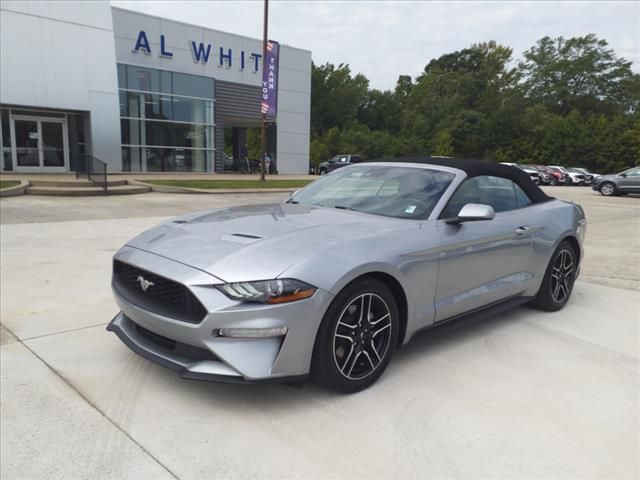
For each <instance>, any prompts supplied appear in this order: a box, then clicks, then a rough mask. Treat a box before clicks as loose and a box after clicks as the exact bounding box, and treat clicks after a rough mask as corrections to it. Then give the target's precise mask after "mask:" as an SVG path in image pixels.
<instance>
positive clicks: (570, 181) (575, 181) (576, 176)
mask: <svg viewBox="0 0 640 480" xmlns="http://www.w3.org/2000/svg"><path fill="white" fill-rule="evenodd" d="M550 167H551V168H557V169H558V170H560V171H561V172H562V173H564V174H565V178H566V180H567V182H566V184H567V185H584V174H583V173H578V172H574V171H571V170H570V169H568V168H566V167H561V166H559V165H550Z"/></svg>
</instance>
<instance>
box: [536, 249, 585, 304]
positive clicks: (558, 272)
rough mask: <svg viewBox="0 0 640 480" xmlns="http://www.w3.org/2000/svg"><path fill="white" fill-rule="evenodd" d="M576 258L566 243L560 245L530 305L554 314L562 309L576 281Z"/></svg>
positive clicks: (573, 251)
mask: <svg viewBox="0 0 640 480" xmlns="http://www.w3.org/2000/svg"><path fill="white" fill-rule="evenodd" d="M577 269H578V257H577V254H576V251H575V250H574V248H573V246H572V245H571V244H570V243H569V242H568V241H566V240H565V241H563V242H562V243H560V245H559V246H558V248H557V249H556V251H555V252H554V253H553V256H552V257H551V260H550V261H549V265H548V266H547V270H546V272H545V274H544V279H543V280H542V285H540V290H538V293H537V294H536V296H535V298H534V299H533V300H532V301H531V305H532V306H534V307H536V308H539V309H541V310H547V311H550V312H554V311H556V310H560V309H561V308H562V307H564V306H565V305H566V304H567V302H568V301H569V297H571V292H572V291H573V284H574V282H575V280H576V273H577V271H578V270H577Z"/></svg>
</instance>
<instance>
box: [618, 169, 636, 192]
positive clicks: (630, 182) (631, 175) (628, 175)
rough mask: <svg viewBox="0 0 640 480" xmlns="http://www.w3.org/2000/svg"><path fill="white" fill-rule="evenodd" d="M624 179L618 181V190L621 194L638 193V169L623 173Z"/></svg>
mask: <svg viewBox="0 0 640 480" xmlns="http://www.w3.org/2000/svg"><path fill="white" fill-rule="evenodd" d="M623 173H624V174H625V177H622V178H620V179H619V180H618V189H619V190H620V191H621V192H622V193H629V192H640V167H638V168H631V169H629V170H627V171H626V172H623Z"/></svg>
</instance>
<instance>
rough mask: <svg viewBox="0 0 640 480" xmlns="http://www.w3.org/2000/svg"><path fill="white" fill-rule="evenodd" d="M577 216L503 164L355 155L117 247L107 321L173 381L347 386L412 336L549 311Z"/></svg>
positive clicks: (559, 294) (564, 282)
mask: <svg viewBox="0 0 640 480" xmlns="http://www.w3.org/2000/svg"><path fill="white" fill-rule="evenodd" d="M585 223H586V222H585V216H584V212H583V210H582V208H581V207H580V206H578V205H575V204H573V203H567V202H564V201H560V200H556V199H554V198H550V197H548V196H546V195H545V194H544V192H542V190H540V189H539V188H538V187H537V186H536V185H534V184H533V183H532V181H531V180H530V178H529V176H528V175H527V174H526V173H524V172H522V171H521V170H519V169H517V168H514V167H509V166H506V165H499V164H494V163H488V162H482V161H471V160H454V159H442V158H404V159H397V160H393V161H380V162H369V163H361V164H357V165H353V166H348V167H345V168H342V169H339V170H336V171H335V172H333V173H331V174H329V175H327V176H325V177H322V178H320V179H319V180H316V181H315V182H313V183H312V184H310V185H309V186H307V187H306V188H304V189H302V190H299V191H298V192H296V193H295V194H293V195H292V196H291V197H290V198H289V199H288V200H287V201H285V202H284V203H281V204H272V205H260V206H247V207H236V208H224V209H220V210H212V211H206V212H198V213H193V214H190V215H185V216H183V217H179V218H175V219H173V220H168V221H166V222H165V223H163V224H161V225H159V226H157V227H154V228H152V229H150V230H148V231H146V232H144V233H142V234H141V235H139V236H138V237H136V238H134V239H133V240H131V241H129V242H128V243H127V244H126V245H125V246H124V247H122V248H121V249H120V250H119V251H118V252H117V253H116V255H115V257H114V260H113V279H112V286H113V292H114V295H115V299H116V302H117V303H118V306H119V307H120V310H121V312H120V313H118V315H117V316H116V317H115V318H114V319H113V320H112V321H111V323H110V324H109V326H108V330H110V331H112V332H115V333H116V334H117V335H118V336H119V337H120V339H121V340H122V341H123V342H124V343H125V344H126V345H127V346H128V347H129V348H131V349H132V350H133V351H135V352H137V353H138V354H140V355H142V356H144V357H146V358H148V359H149V360H152V361H154V362H157V363H160V364H162V365H165V366H167V367H170V368H173V369H175V370H177V371H178V372H179V374H180V376H182V377H185V378H191V379H198V380H215V381H224V382H245V383H256V382H265V381H281V382H292V381H300V380H302V379H303V378H306V377H308V376H311V377H312V378H313V379H315V380H316V381H318V382H320V383H322V384H324V385H327V386H328V387H330V388H333V389H336V390H339V391H343V392H355V391H358V390H362V389H364V388H366V387H368V386H369V385H371V384H373V383H374V382H375V381H376V380H377V379H378V377H380V375H381V374H382V373H383V371H384V369H385V368H386V366H387V365H388V363H389V361H390V360H391V355H392V353H393V351H394V349H395V348H396V347H399V346H401V345H403V344H406V343H407V342H408V341H409V340H410V339H411V338H412V337H413V336H414V335H415V334H416V332H418V331H420V330H423V329H426V328H430V327H434V326H437V325H439V324H442V323H443V322H447V321H450V320H454V319H459V318H461V317H465V316H469V315H479V314H482V315H487V314H493V313H495V312H497V311H500V310H504V309H506V308H509V307H513V306H515V305H518V304H522V303H530V304H531V305H532V306H534V307H537V308H539V309H541V310H548V311H554V310H559V309H561V308H562V307H563V306H564V305H565V304H566V303H567V301H568V300H569V297H570V296H571V290H572V287H573V284H574V281H575V279H576V277H577V275H578V272H579V265H580V260H581V258H582V254H583V249H582V244H583V240H584V235H585Z"/></svg>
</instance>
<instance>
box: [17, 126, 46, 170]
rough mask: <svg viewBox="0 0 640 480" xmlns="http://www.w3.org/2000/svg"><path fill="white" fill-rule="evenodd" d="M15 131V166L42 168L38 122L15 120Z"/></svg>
mask: <svg viewBox="0 0 640 480" xmlns="http://www.w3.org/2000/svg"><path fill="white" fill-rule="evenodd" d="M14 131H15V135H16V141H15V142H14V145H15V146H16V158H15V161H14V165H16V166H18V167H27V168H38V167H40V151H39V148H38V145H39V143H40V142H39V138H40V134H39V132H38V122H37V121H34V120H15V121H14Z"/></svg>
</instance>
